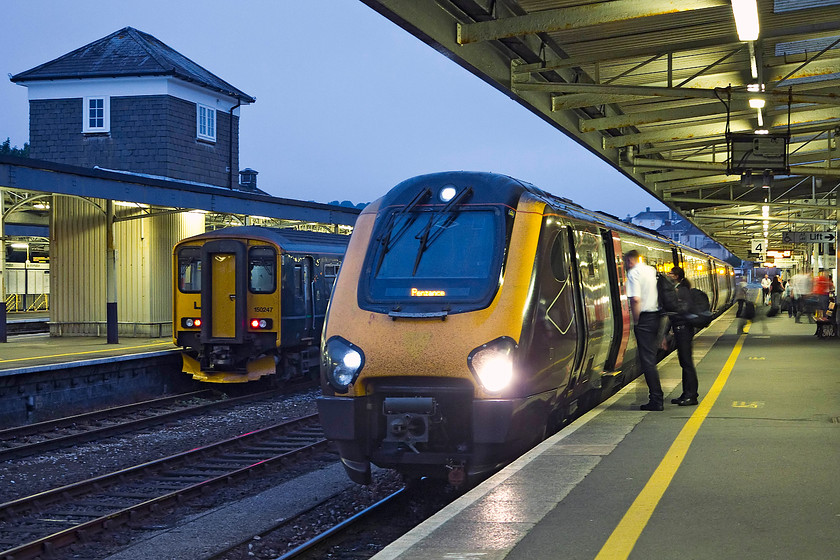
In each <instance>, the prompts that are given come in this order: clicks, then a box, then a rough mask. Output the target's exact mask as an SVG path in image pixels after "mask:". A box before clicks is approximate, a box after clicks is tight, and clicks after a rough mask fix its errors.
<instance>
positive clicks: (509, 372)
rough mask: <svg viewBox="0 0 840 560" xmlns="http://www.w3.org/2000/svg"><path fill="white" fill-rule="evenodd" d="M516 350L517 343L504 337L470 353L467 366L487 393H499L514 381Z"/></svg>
mask: <svg viewBox="0 0 840 560" xmlns="http://www.w3.org/2000/svg"><path fill="white" fill-rule="evenodd" d="M515 349H516V342H514V340H513V339H512V338H510V337H507V336H503V337H501V338H497V339H496V340H493V341H492V342H488V343H487V344H484V345H482V346H480V347H478V348H476V349H475V350H473V351H472V352H470V355H469V357H468V358H467V365H468V366H469V367H470V371H472V372H473V375H475V376H476V378H478V380H479V382H480V383H481V385H482V386H483V387H484V388H485V389H486V390H487V391H489V392H491V393H498V392H500V391H502V390H504V389H506V388H507V387H508V386H509V385H510V384H511V382H512V381H513V352H514V350H515Z"/></svg>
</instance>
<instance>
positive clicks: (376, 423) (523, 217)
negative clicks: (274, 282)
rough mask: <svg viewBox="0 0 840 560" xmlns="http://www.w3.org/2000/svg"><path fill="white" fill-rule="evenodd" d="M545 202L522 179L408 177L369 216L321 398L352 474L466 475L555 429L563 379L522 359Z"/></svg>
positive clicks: (348, 277)
mask: <svg viewBox="0 0 840 560" xmlns="http://www.w3.org/2000/svg"><path fill="white" fill-rule="evenodd" d="M544 208H545V203H544V202H542V201H540V200H539V199H538V197H535V196H533V195H532V194H531V193H529V192H527V189H526V187H525V186H524V185H523V184H521V183H519V182H518V181H516V180H515V179H512V178H510V177H505V176H499V175H493V174H487V173H465V172H459V173H440V174H434V175H426V176H421V177H415V178H413V179H410V180H408V181H405V182H403V183H401V184H399V185H397V186H396V187H395V188H394V189H392V190H391V191H390V192H389V193H388V194H387V195H386V196H384V197H383V198H381V199H380V200H378V201H376V202H374V203H373V204H371V205H369V206H368V207H367V208H366V209H365V211H364V212H363V213H362V214H361V215H360V216H359V219H358V221H357V222H356V227H355V230H354V232H353V235H352V238H351V240H350V245H349V247H348V251H347V254H346V258H345V260H344V263H343V265H342V269H341V272H340V274H339V277H338V280H337V283H336V286H335V290H334V292H333V297H332V299H331V302H330V307H329V310H328V314H327V319H326V324H325V327H324V332H323V337H322V343H321V382H322V388H323V393H324V396H323V397H321V398H320V399H319V402H318V406H319V411H320V415H321V420H322V423H323V426H324V430H325V432H326V435H327V437H328V438H330V439H332V440H334V441H336V442H337V444H338V448H339V451H340V454H341V459H342V462H343V464H344V466H345V468H346V469H347V471H348V473H349V475H350V477H351V478H352V479H353V480H354V481H356V482H360V483H367V482H369V481H370V463H374V464H376V465H378V466H381V467H387V468H394V469H397V470H398V471H400V472H402V473H403V474H405V475H407V476H408V477H419V476H434V477H438V478H447V477H448V478H449V480H450V481H452V482H453V483H456V484H457V483H459V482H460V481H462V480H463V478H464V477H465V476H467V475H472V474H477V473H482V472H488V471H490V470H492V469H494V468H496V467H497V466H499V465H501V464H504V463H505V462H508V461H510V460H511V459H513V458H514V457H516V456H517V455H518V454H520V453H521V452H522V451H523V450H525V449H527V448H528V447H529V446H532V445H533V444H534V443H535V441H538V440H539V439H541V438H542V437H543V436H544V434H545V431H546V421H547V416H548V414H549V412H550V411H551V410H552V409H553V407H554V406H555V405H556V403H557V401H558V399H559V398H560V394H559V393H560V391H559V390H558V389H557V387H558V382H557V380H556V379H554V380H551V381H549V380H547V379H544V378H543V379H540V376H535V375H530V376H527V377H526V376H525V375H524V374H523V373H522V372H523V371H525V369H526V368H522V367H520V366H521V364H520V363H519V362H520V359H521V358H520V355H521V352H520V346H519V345H520V342H521V338H522V335H523V327H524V325H527V324H529V323H530V322H531V320H532V316H533V306H534V302H533V297H532V295H531V292H532V291H533V284H534V281H533V274H534V272H533V271H534V260H535V254H536V248H537V245H538V238H539V234H540V229H541V223H542V219H543V210H544ZM526 328H527V327H526Z"/></svg>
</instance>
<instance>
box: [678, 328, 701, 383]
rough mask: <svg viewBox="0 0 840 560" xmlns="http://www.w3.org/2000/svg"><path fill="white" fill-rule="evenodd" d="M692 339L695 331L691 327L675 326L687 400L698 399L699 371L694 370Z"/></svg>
mask: <svg viewBox="0 0 840 560" xmlns="http://www.w3.org/2000/svg"><path fill="white" fill-rule="evenodd" d="M692 338H694V329H693V328H692V327H691V326H690V325H676V326H674V340H675V341H676V343H677V356H678V357H679V359H680V367H682V390H683V392H682V396H683V397H685V398H687V399H696V398H697V385H698V382H697V370H696V369H694V358H693V357H692V356H691V339H692Z"/></svg>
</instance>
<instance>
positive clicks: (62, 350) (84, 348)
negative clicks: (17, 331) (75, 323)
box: [0, 333, 177, 377]
mask: <svg viewBox="0 0 840 560" xmlns="http://www.w3.org/2000/svg"><path fill="white" fill-rule="evenodd" d="M176 350H177V347H176V346H175V345H174V344H173V343H172V337H170V336H167V337H163V338H127V337H122V338H120V341H119V343H117V344H108V343H107V342H106V340H105V338H100V337H93V336H60V337H51V336H49V335H48V334H43V333H42V334H30V335H19V336H10V337H9V341H8V342H5V343H3V344H0V377H5V376H10V375H20V374H25V373H35V372H40V371H45V370H50V369H53V370H54V369H58V368H63V367H67V366H69V365H72V366H73V367H79V366H83V365H89V366H93V365H98V364H100V363H104V362H114V361H118V360H126V359H135V358H136V357H137V355H139V354H144V355H146V354H150V353H154V354H157V353H159V352H163V353H171V352H175V351H176Z"/></svg>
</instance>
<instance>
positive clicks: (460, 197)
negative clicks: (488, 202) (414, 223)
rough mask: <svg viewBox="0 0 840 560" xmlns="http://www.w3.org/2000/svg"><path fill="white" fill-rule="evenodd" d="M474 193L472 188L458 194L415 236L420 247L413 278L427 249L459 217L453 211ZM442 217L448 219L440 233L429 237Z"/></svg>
mask: <svg viewBox="0 0 840 560" xmlns="http://www.w3.org/2000/svg"><path fill="white" fill-rule="evenodd" d="M472 192H473V190H472V187H467V188H465V189H464V190H462V191H461V192H459V193H458V194H456V195H455V196H454V197H452V200H450V201H449V202H448V203H447V204H446V206H444V207H443V208H442V209H441V210H440V212H433V213H432V215H431V216H429V222H428V223H427V224H426V227H424V228H423V231H421V232H420V233H418V234H417V235H416V236H415V237H416V239H419V240H420V246H419V247H418V248H417V256H416V257H415V258H414V270H413V271H412V272H411V275H412V276H414V275H415V274H417V267H418V266H419V265H420V258H421V257H422V256H423V253H424V252H425V251H426V249H428V248H429V245H431V244H432V242H434V240H435V239H437V238H438V237H440V236H441V234H442V233H443V230H445V229H446V227H447V226H448V225H449V224H451V223H452V220H454V219H455V216H457V215H458V213H457V212H453V210H455V208H457V207H458V205H460V204H461V203H462V202H463V201H465V200H466V199H467V198H469V197H470V196H472ZM440 216H446V218H445V219H444V221H443V223H442V224H441V225H440V227H439V229H438V231H436V232H435V233H434V234H432V235H429V232H431V231H432V227H434V226H435V225H437V222H438V220H439V218H440Z"/></svg>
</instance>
